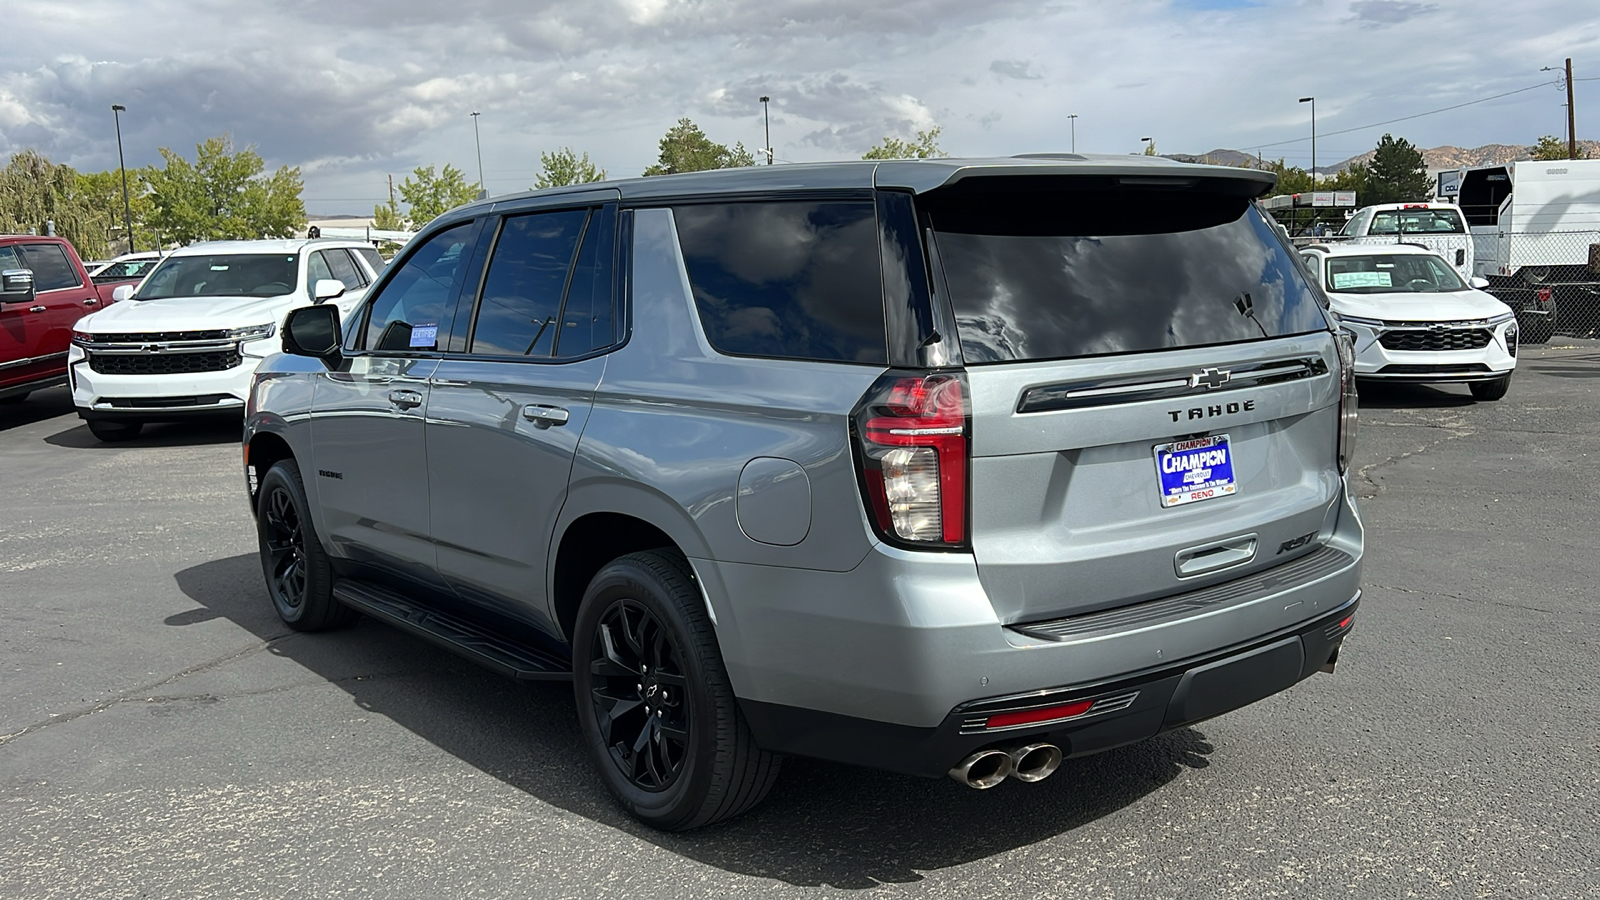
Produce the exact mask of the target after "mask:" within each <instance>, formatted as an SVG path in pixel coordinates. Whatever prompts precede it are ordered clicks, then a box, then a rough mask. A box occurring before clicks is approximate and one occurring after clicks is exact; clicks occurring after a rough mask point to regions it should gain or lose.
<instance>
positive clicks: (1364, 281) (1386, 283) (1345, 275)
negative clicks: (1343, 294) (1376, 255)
mask: <svg viewBox="0 0 1600 900" xmlns="http://www.w3.org/2000/svg"><path fill="white" fill-rule="evenodd" d="M1393 286H1394V283H1393V282H1392V281H1391V280H1390V278H1389V273H1388V272H1335V273H1333V289H1334V290H1336V291H1338V290H1343V289H1345V288H1363V287H1393Z"/></svg>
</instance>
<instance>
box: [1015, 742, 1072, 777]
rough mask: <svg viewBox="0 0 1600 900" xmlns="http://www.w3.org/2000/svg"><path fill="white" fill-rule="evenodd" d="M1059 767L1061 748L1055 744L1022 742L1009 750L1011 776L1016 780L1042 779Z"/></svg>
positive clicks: (1052, 773)
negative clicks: (1021, 744)
mask: <svg viewBox="0 0 1600 900" xmlns="http://www.w3.org/2000/svg"><path fill="white" fill-rule="evenodd" d="M1059 768H1061V748H1060V747H1057V746H1056V745H1055V744H1024V745H1023V746H1021V747H1017V748H1014V749H1013V750H1012V751H1011V777H1012V778H1015V779H1016V780H1018V781H1027V782H1034V781H1043V780H1045V779H1046V778H1049V777H1050V776H1051V775H1054V774H1055V771H1056V769H1059Z"/></svg>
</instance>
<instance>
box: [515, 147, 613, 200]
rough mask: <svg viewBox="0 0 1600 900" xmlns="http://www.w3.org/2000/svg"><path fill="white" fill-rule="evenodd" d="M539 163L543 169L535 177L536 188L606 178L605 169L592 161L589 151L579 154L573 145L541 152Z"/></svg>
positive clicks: (583, 182) (586, 182)
mask: <svg viewBox="0 0 1600 900" xmlns="http://www.w3.org/2000/svg"><path fill="white" fill-rule="evenodd" d="M539 165H540V166H542V167H543V171H541V172H540V173H539V174H538V175H537V176H536V177H535V178H534V179H533V187H534V190H538V189H539V188H551V187H564V186H566V185H569V184H590V183H592V182H596V181H605V180H606V170H605V169H601V168H597V167H596V166H595V164H594V163H592V162H590V161H589V154H588V153H584V154H583V155H582V156H579V155H578V154H577V153H575V152H573V150H572V148H571V147H562V148H561V149H560V150H557V151H555V152H554V153H541V154H539Z"/></svg>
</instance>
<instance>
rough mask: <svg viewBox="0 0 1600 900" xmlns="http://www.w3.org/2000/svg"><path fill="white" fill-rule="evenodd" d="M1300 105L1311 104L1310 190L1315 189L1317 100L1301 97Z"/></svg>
mask: <svg viewBox="0 0 1600 900" xmlns="http://www.w3.org/2000/svg"><path fill="white" fill-rule="evenodd" d="M1300 102H1301V103H1309V104H1311V189H1312V190H1313V191H1314V190H1316V189H1317V98H1315V97H1301V98H1300Z"/></svg>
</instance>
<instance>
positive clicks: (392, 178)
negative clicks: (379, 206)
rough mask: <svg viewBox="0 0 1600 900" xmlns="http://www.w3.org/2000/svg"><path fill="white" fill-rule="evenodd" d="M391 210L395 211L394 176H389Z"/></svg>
mask: <svg viewBox="0 0 1600 900" xmlns="http://www.w3.org/2000/svg"><path fill="white" fill-rule="evenodd" d="M389 208H390V209H395V208H396V207H395V203H394V175H392V174H391V175H390V176H389Z"/></svg>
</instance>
